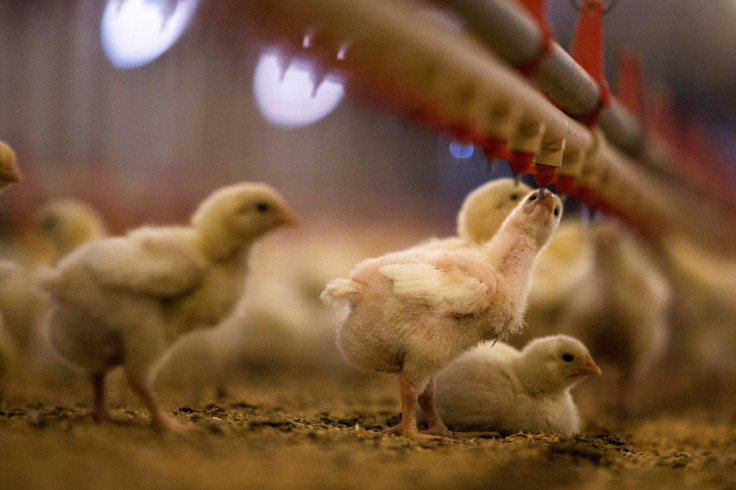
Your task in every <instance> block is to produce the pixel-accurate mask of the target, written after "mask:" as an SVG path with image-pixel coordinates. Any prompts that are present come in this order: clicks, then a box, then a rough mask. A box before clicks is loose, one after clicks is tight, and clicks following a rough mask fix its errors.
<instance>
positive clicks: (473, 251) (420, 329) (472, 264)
mask: <svg viewBox="0 0 736 490" xmlns="http://www.w3.org/2000/svg"><path fill="white" fill-rule="evenodd" d="M561 212H562V203H561V201H560V199H559V198H558V197H557V196H556V195H554V194H552V193H546V194H543V196H542V197H539V194H537V193H536V192H534V193H531V194H530V195H529V196H527V197H526V198H525V199H523V200H522V201H521V202H520V203H519V204H518V205H517V206H516V208H515V209H514V211H513V212H512V213H511V214H510V215H509V216H508V217H507V218H506V220H505V221H504V222H503V225H502V226H501V228H500V230H499V231H498V232H497V233H496V234H495V235H494V236H493V238H492V239H491V240H490V241H488V242H487V243H485V244H483V245H480V246H473V247H462V248H457V249H424V248H421V247H414V248H411V249H408V250H405V251H402V252H396V253H392V254H388V255H385V256H383V257H379V258H375V259H369V260H365V261H363V262H361V263H359V264H358V265H357V266H356V267H355V268H354V269H353V271H352V272H351V273H350V277H349V279H338V280H335V281H332V282H330V283H328V284H327V287H326V288H325V290H324V291H323V293H322V295H321V297H322V299H323V301H325V302H326V303H329V304H344V305H347V306H348V311H347V314H346V316H345V318H344V319H343V321H342V322H341V324H340V326H339V328H338V331H337V344H338V348H339V349H340V351H341V352H342V354H343V355H344V357H345V358H346V359H347V360H348V361H350V362H351V363H353V364H354V365H356V366H357V367H359V368H362V369H366V370H375V371H383V372H388V373H398V374H399V383H400V387H401V398H402V415H403V418H402V421H401V423H400V424H399V425H398V426H397V427H395V428H392V429H390V432H393V433H398V434H401V435H405V436H408V437H417V436H418V435H419V434H418V431H417V427H416V417H415V413H414V408H415V405H416V402H417V400H418V401H419V403H420V405H421V406H422V409H423V410H424V412H425V415H426V416H427V419H428V421H429V425H430V428H429V433H430V434H446V433H447V429H446V428H445V426H444V424H443V423H442V421H441V419H440V418H439V417H438V416H437V414H436V413H435V411H434V405H433V402H432V386H433V383H432V377H433V376H434V374H435V373H436V372H437V371H439V370H440V369H442V368H443V367H444V366H446V365H447V364H448V363H449V362H451V361H452V360H454V359H455V358H457V357H458V356H459V355H460V354H462V353H463V352H465V351H466V350H468V349H470V348H472V347H473V346H475V345H476V344H478V343H479V342H482V341H486V340H491V339H497V338H500V337H504V336H506V335H507V334H509V333H511V332H515V331H517V330H519V329H520V328H521V326H522V322H523V320H522V316H523V312H524V308H525V306H526V295H527V291H528V287H529V281H530V276H531V269H532V267H533V265H534V261H535V260H536V257H537V254H538V253H539V250H541V249H542V248H543V247H544V246H545V245H546V244H547V242H548V241H549V239H550V237H551V236H552V234H553V233H554V231H555V230H556V228H557V225H558V224H559V220H560V215H561Z"/></svg>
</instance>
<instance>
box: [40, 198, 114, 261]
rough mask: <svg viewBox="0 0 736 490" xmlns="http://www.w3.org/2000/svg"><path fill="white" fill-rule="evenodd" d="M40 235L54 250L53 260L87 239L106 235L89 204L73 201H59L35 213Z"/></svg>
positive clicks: (98, 218)
mask: <svg viewBox="0 0 736 490" xmlns="http://www.w3.org/2000/svg"><path fill="white" fill-rule="evenodd" d="M38 222H39V224H40V228H41V232H42V233H43V235H44V236H46V237H47V238H48V239H49V240H50V241H51V243H53V245H54V247H55V249H56V258H55V261H56V260H58V259H60V258H61V257H63V256H65V255H66V254H68V253H69V252H71V251H72V250H74V249H75V248H77V247H78V246H80V245H81V244H83V243H86V242H88V241H90V240H96V239H98V238H102V237H104V236H106V235H107V227H106V226H105V223H104V221H103V219H102V216H100V214H99V213H98V212H97V210H96V209H95V208H93V207H92V206H90V205H89V204H87V203H85V202H83V201H79V200H76V199H58V200H54V201H51V202H49V203H47V204H46V205H45V206H44V207H42V208H41V210H40V211H39V212H38Z"/></svg>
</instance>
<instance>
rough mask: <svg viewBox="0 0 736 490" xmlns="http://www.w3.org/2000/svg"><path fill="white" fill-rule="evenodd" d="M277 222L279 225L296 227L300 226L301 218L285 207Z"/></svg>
mask: <svg viewBox="0 0 736 490" xmlns="http://www.w3.org/2000/svg"><path fill="white" fill-rule="evenodd" d="M275 222H276V224H277V225H281V226H291V227H294V228H295V227H297V226H299V218H297V216H296V214H294V213H293V212H291V210H289V209H283V210H282V211H281V213H280V214H279V216H278V217H277V218H276V220H275Z"/></svg>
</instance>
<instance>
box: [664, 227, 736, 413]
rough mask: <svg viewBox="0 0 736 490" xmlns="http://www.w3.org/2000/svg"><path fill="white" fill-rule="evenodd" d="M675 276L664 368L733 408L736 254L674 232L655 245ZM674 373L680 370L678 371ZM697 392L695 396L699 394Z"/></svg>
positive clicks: (685, 385) (692, 390)
mask: <svg viewBox="0 0 736 490" xmlns="http://www.w3.org/2000/svg"><path fill="white" fill-rule="evenodd" d="M655 251H656V252H657V254H656V257H657V258H658V259H659V260H660V261H661V265H662V270H663V271H664V272H665V273H666V274H667V277H668V279H669V280H670V281H671V284H672V290H673V296H674V300H673V302H672V311H671V316H670V318H671V322H672V329H671V330H672V334H671V340H670V348H669V350H668V353H667V359H666V365H665V366H664V370H665V371H666V374H667V377H668V379H669V378H674V379H670V380H669V381H670V382H669V384H670V385H672V384H676V385H678V388H679V389H680V390H681V391H682V392H684V393H686V394H687V396H686V398H685V399H684V400H683V401H684V402H685V403H692V401H693V400H701V401H702V400H704V401H706V402H709V403H712V404H713V405H716V406H721V407H722V408H724V409H726V410H727V411H729V412H731V413H733V407H734V403H735V402H736V259H733V258H729V257H721V256H718V255H715V254H713V253H709V252H707V251H705V250H704V249H703V248H701V247H700V246H698V245H697V244H696V243H695V242H694V241H693V240H692V238H691V237H686V236H679V235H677V236H676V235H670V236H667V237H665V239H663V240H662V242H661V243H659V244H658V246H657V248H656V249H655ZM672 373H679V375H678V374H675V375H673V374H672ZM693 395H695V396H693Z"/></svg>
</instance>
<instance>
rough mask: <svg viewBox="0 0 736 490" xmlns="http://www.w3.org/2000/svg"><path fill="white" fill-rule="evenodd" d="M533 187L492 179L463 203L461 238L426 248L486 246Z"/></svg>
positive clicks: (432, 243)
mask: <svg viewBox="0 0 736 490" xmlns="http://www.w3.org/2000/svg"><path fill="white" fill-rule="evenodd" d="M531 190H532V189H531V187H529V186H528V185H526V184H524V183H523V182H519V183H517V182H516V181H515V180H514V179H509V178H501V179H496V180H492V181H490V182H487V183H485V184H483V185H482V186H480V187H478V188H476V189H475V190H473V191H472V192H471V193H470V194H468V195H467V196H466V197H465V199H464V200H463V204H462V206H461V207H460V211H458V215H457V236H454V237H448V238H439V239H437V238H436V239H432V240H427V241H425V242H423V243H421V244H419V245H418V247H424V248H457V247H467V246H470V245H473V244H476V245H479V244H482V243H486V242H487V241H488V240H490V239H491V238H493V235H495V234H496V232H497V231H498V229H499V228H501V224H502V223H503V222H504V220H505V219H506V217H507V216H508V215H509V214H511V211H513V210H514V208H515V207H516V206H517V205H518V204H519V201H520V200H521V199H522V198H523V197H524V196H526V195H527V194H528V193H529V192H530V191H531Z"/></svg>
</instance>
